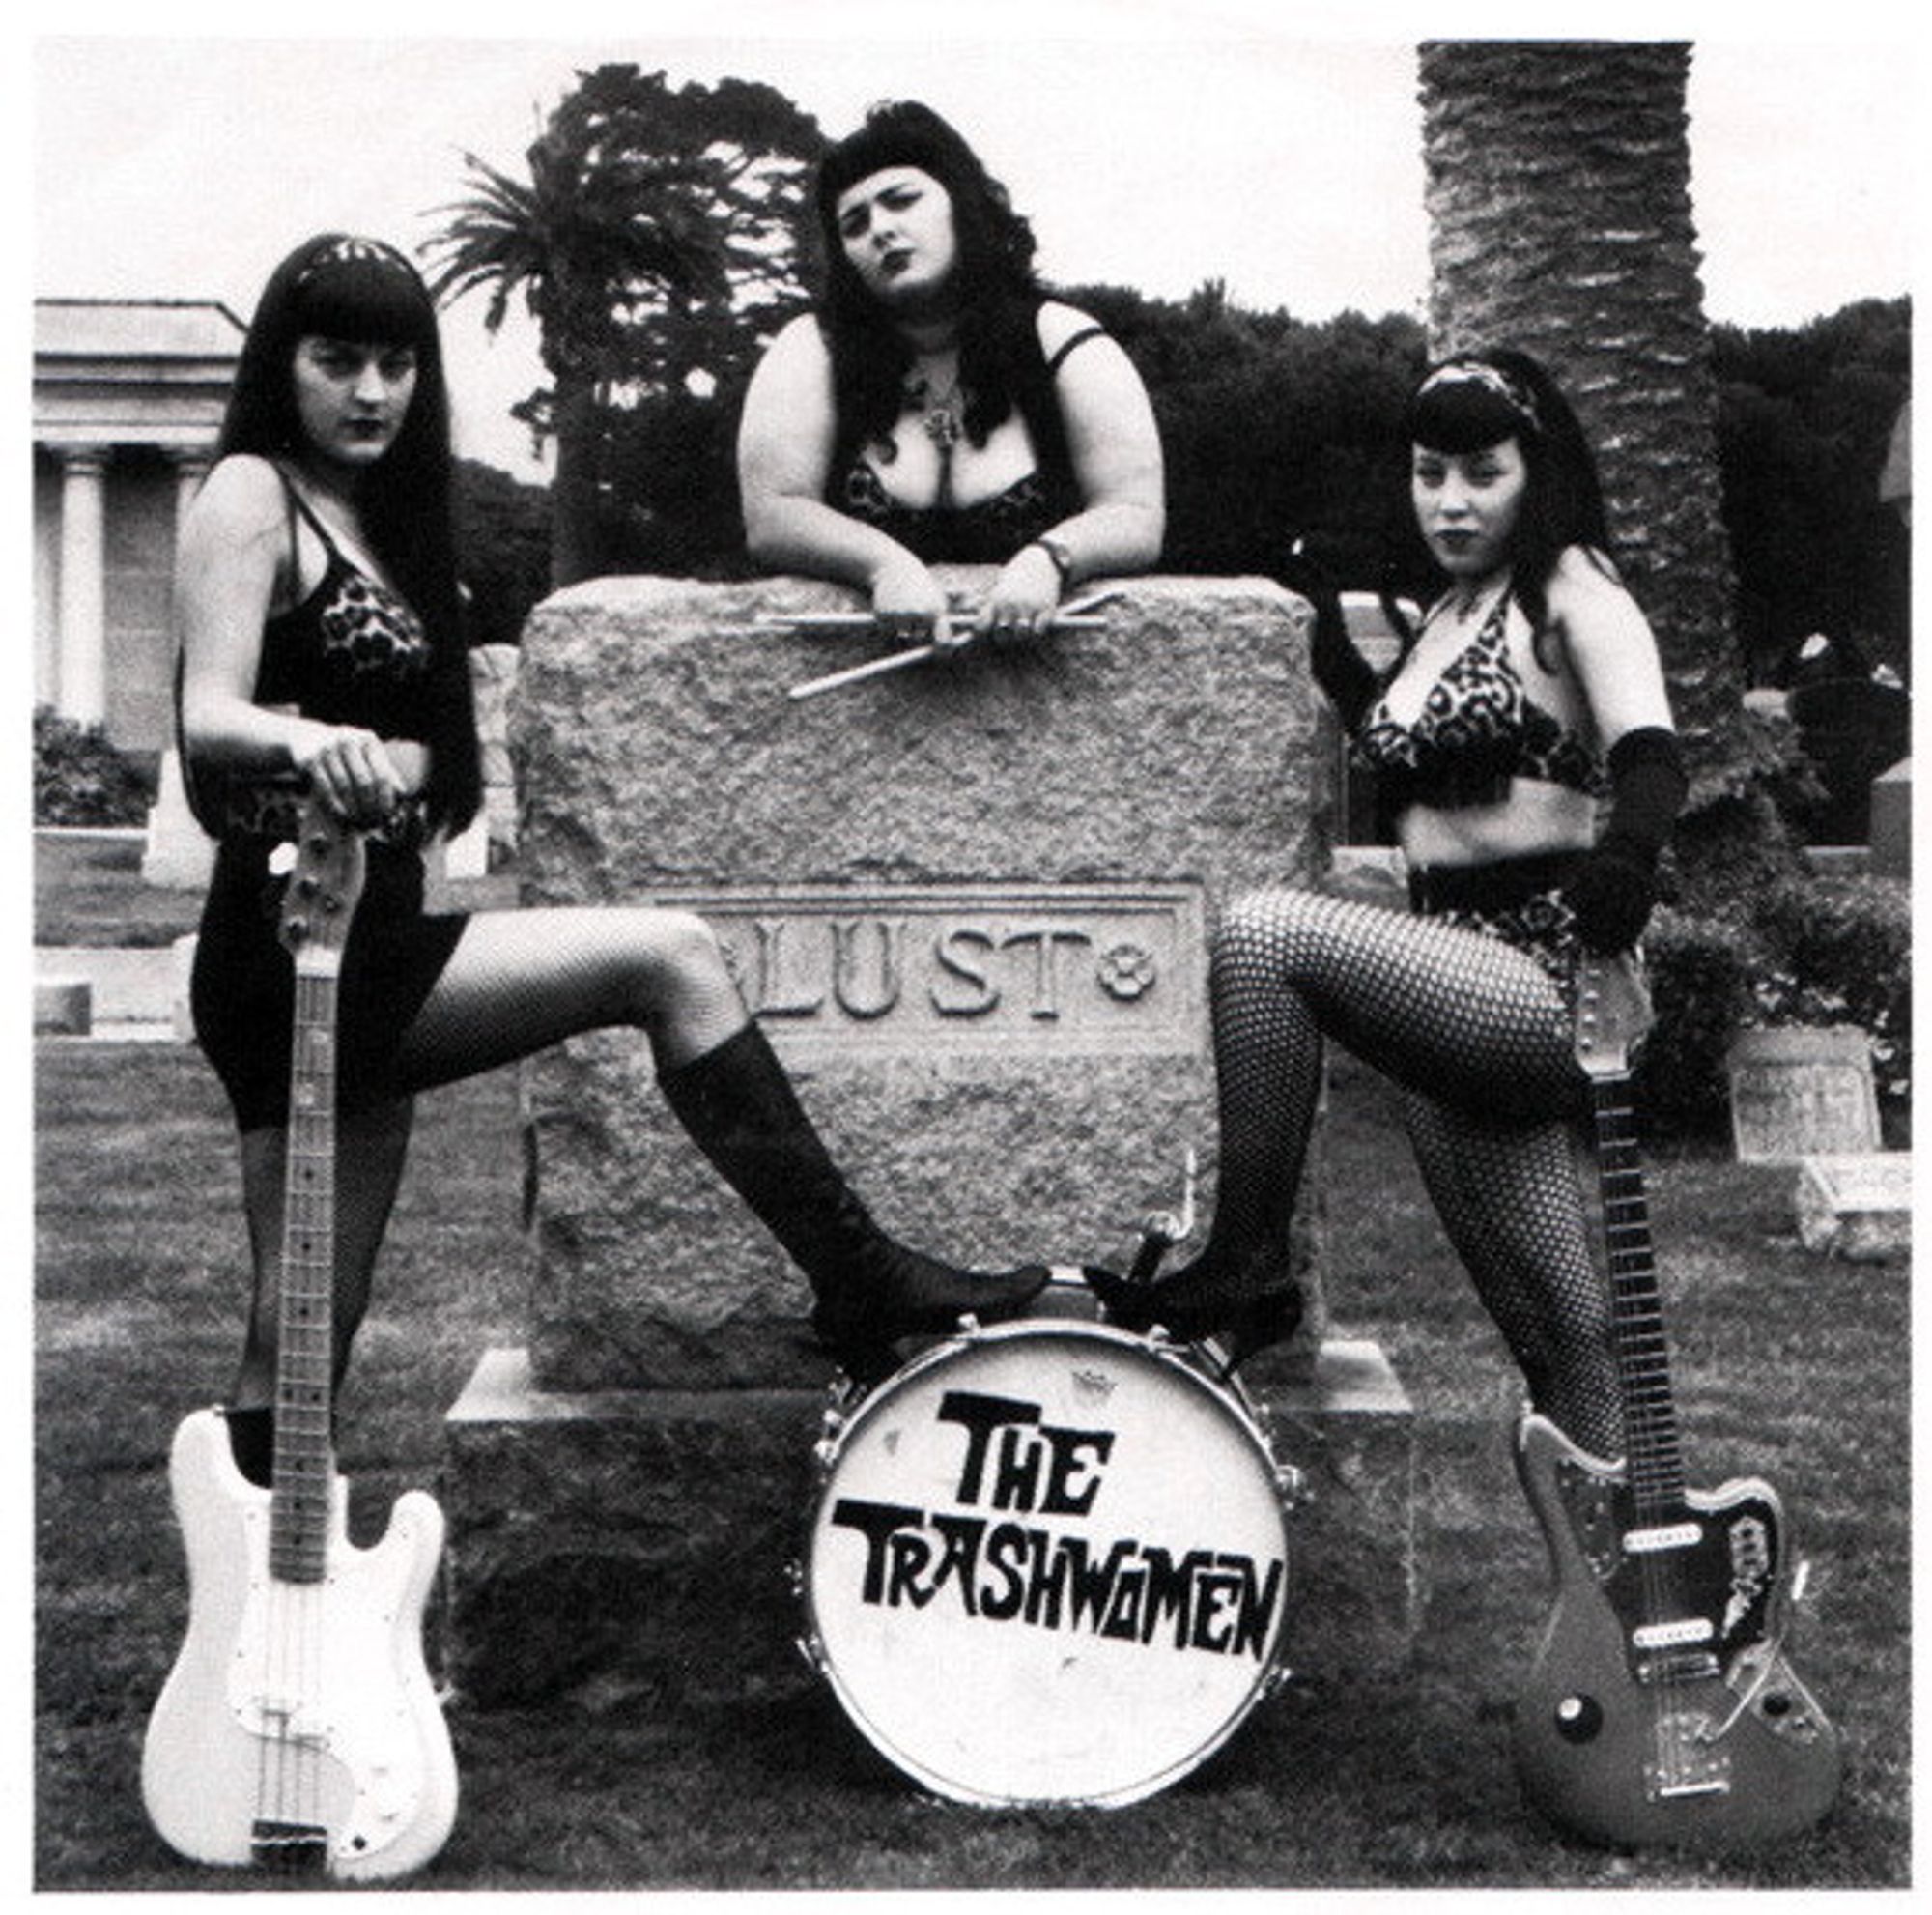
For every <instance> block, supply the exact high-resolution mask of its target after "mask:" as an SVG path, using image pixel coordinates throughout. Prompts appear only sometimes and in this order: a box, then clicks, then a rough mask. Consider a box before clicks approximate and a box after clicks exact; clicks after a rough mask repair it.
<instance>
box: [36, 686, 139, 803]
mask: <svg viewBox="0 0 1932 1915" xmlns="http://www.w3.org/2000/svg"><path fill="white" fill-rule="evenodd" d="M153 802H154V797H153V794H152V793H151V792H150V791H149V789H148V783H147V780H146V779H144V778H143V777H142V776H141V774H140V772H139V771H138V770H136V769H135V767H134V766H133V765H132V764H131V763H129V762H128V759H127V758H125V757H122V755H121V754H120V753H119V752H118V751H116V750H115V748H114V747H113V746H112V745H110V744H109V743H108V742H107V738H106V735H105V733H103V732H102V731H101V729H100V728H99V726H98V725H77V724H76V723H75V722H74V721H73V720H72V719H71V718H62V717H61V716H59V714H58V713H56V712H54V711H53V710H52V709H50V708H49V707H48V706H46V705H42V706H40V707H38V708H37V709H36V711H35V713H34V822H35V823H36V824H78V825H88V824H91V825H103V824H141V823H143V822H145V821H146V819H147V815H148V807H149V806H150V805H151V804H152V803H153Z"/></svg>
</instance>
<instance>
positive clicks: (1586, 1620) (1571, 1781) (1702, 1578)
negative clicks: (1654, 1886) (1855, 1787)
mask: <svg viewBox="0 0 1932 1915" xmlns="http://www.w3.org/2000/svg"><path fill="white" fill-rule="evenodd" d="M1516 1460H1517V1469H1518V1472H1519V1473H1520V1476H1521V1479H1522V1485H1523V1490H1524V1493H1525V1494H1526V1495H1527V1496H1528V1498H1529V1501H1530V1506H1531V1508H1532V1509H1533V1510H1534V1511H1535V1513H1536V1517H1537V1520H1538V1522H1539V1523H1540V1524H1541V1525H1542V1528H1543V1534H1544V1538H1545V1541H1546V1542H1547V1543H1548V1549H1549V1555H1550V1564H1551V1569H1552V1572H1553V1575H1554V1579H1555V1583H1556V1598H1555V1603H1554V1606H1553V1608H1552V1610H1551V1613H1550V1616H1549V1620H1548V1625H1547V1627H1546V1629H1545V1632H1544V1636H1543V1639H1542V1643H1541V1645H1540V1647H1539V1649H1538V1651H1537V1655H1536V1658H1535V1661H1534V1664H1533V1665H1532V1668H1531V1671H1530V1674H1529V1679H1528V1680H1527V1682H1526V1683H1525V1684H1524V1685H1523V1687H1522V1688H1521V1690H1520V1692H1519V1694H1518V1696H1517V1701H1516V1712H1515V1724H1514V1737H1515V1755H1516V1764H1517V1772H1518V1774H1519V1775H1520V1778H1521V1780H1522V1785H1523V1789H1524V1792H1525V1793H1526V1794H1527V1795H1528V1796H1529V1798H1530V1799H1531V1800H1532V1801H1533V1802H1534V1803H1535V1804H1536V1806H1537V1807H1538V1808H1539V1809H1541V1810H1542V1811H1543V1813H1544V1814H1545V1815H1548V1817H1549V1818H1550V1819H1551V1820H1552V1821H1554V1822H1557V1823H1560V1824H1561V1825H1562V1826H1563V1827H1565V1828H1567V1829H1569V1830H1571V1831H1572V1832H1573V1833H1575V1834H1577V1835H1580V1836H1583V1837H1585V1838H1587V1839H1588V1840H1590V1841H1593V1842H1598V1843H1602V1844H1605V1845H1606V1846H1610V1847H1635V1848H1675V1849H1690V1850H1696V1849H1705V1850H1710V1851H1713V1852H1716V1851H1719V1850H1728V1851H1732V1852H1736V1851H1738V1850H1741V1849H1746V1848H1749V1847H1752V1846H1754V1845H1756V1844H1761V1843H1768V1842H1772V1841H1776V1840H1777V1839H1778V1838H1780V1837H1783V1836H1787V1835H1792V1834H1796V1833H1798V1832H1799V1831H1801V1830H1803V1829H1806V1828H1809V1827H1810V1826H1811V1824H1812V1823H1813V1822H1815V1821H1817V1820H1818V1819H1819V1818H1820V1817H1821V1816H1822V1815H1824V1814H1825V1813H1826V1811H1827V1810H1829V1809H1830V1808H1831V1806H1832V1804H1833V1801H1834V1800H1835V1799H1836V1797H1837V1792H1838V1777H1839V1749H1838V1737H1837V1732H1836V1730H1835V1729H1833V1727H1832V1725H1831V1724H1830V1723H1829V1722H1828V1721H1827V1720H1826V1718H1825V1714H1824V1711H1823V1710H1822V1709H1821V1708H1820V1707H1819V1706H1818V1703H1817V1702H1816V1701H1815V1700H1814V1699H1813V1698H1812V1696H1811V1694H1810V1692H1809V1691H1808V1690H1807V1689H1806V1688H1805V1687H1804V1683H1803V1682H1802V1681H1800V1680H1799V1678H1798V1676H1797V1674H1796V1672H1794V1671H1793V1670H1792V1668H1791V1666H1790V1664H1789V1662H1788V1661H1787V1660H1786V1659H1785V1656H1784V1654H1783V1652H1782V1650H1781V1649H1780V1648H1779V1647H1778V1646H1777V1645H1778V1643H1779V1641H1780V1639H1781V1637H1782V1635H1783V1632H1784V1629H1785V1627H1786V1625H1787V1622H1788V1615H1787V1611H1788V1609H1789V1593H1788V1590H1789V1576H1788V1574H1787V1572H1786V1569H1785V1565H1784V1512H1783V1509H1782V1507H1781V1505H1780V1504H1779V1502H1778V1500H1777V1496H1776V1492H1775V1491H1774V1490H1773V1489H1772V1488H1771V1487H1770V1485H1769V1484H1767V1483H1764V1482H1760V1481H1758V1480H1756V1479H1755V1478H1748V1477H1747V1478H1740V1479H1738V1480H1736V1481H1734V1482H1729V1483H1726V1484H1724V1485H1723V1486H1722V1487H1721V1488H1719V1489H1718V1490H1715V1491H1712V1492H1710V1493H1708V1494H1704V1493H1699V1492H1695V1491H1692V1492H1690V1493H1689V1494H1688V1495H1687V1496H1686V1498H1685V1516H1684V1526H1685V1527H1686V1529H1690V1528H1694V1529H1695V1530H1696V1539H1695V1540H1694V1541H1690V1540H1688V1539H1687V1540H1686V1541H1685V1542H1684V1543H1683V1544H1682V1545H1681V1546H1680V1549H1679V1550H1677V1551H1673V1554H1675V1555H1676V1556H1677V1560H1676V1561H1675V1562H1674V1564H1673V1565H1672V1569H1671V1573H1670V1576H1669V1582H1670V1585H1671V1586H1672V1587H1673V1590H1674V1592H1675V1600H1674V1601H1673V1603H1672V1604H1671V1606H1670V1607H1671V1612H1672V1614H1671V1616H1670V1618H1669V1620H1668V1621H1665V1622H1660V1623H1657V1624H1655V1625H1649V1624H1647V1622H1646V1617H1647V1615H1649V1614H1650V1602H1651V1597H1652V1587H1651V1586H1650V1578H1649V1576H1648V1573H1647V1571H1646V1568H1645V1565H1644V1560H1643V1555H1644V1553H1643V1552H1642V1551H1641V1550H1638V1551H1636V1552H1632V1550H1631V1549H1630V1548H1629V1546H1628V1542H1627V1539H1628V1538H1629V1537H1631V1536H1633V1535H1636V1536H1637V1537H1638V1538H1639V1539H1641V1537H1642V1530H1641V1529H1640V1527H1639V1524H1638V1521H1637V1519H1636V1516H1635V1513H1634V1505H1633V1501H1632V1497H1631V1492H1630V1484H1629V1481H1628V1479H1627V1477H1626V1474H1625V1472H1624V1470H1623V1468H1622V1466H1621V1465H1616V1464H1608V1465H1606V1464H1605V1463H1603V1462H1601V1461H1599V1460H1598V1459H1597V1458H1595V1457H1592V1456H1590V1455H1588V1454H1586V1453H1585V1452H1584V1451H1583V1450H1580V1449H1578V1448H1577V1446H1576V1445H1575V1444H1574V1443H1571V1442H1570V1441H1569V1439H1568V1438H1566V1437H1565V1436H1564V1435H1563V1433H1562V1432H1561V1431H1560V1430H1558V1429H1557V1428H1556V1426H1555V1425H1554V1424H1553V1423H1550V1422H1548V1420H1546V1419H1545V1418H1544V1417H1542V1416H1537V1415H1530V1416H1526V1417H1524V1418H1523V1421H1522V1424H1521V1426H1520V1429H1519V1431H1518V1434H1517V1457H1516ZM1672 1623H1677V1624H1680V1625H1681V1626H1680V1627H1678V1628H1677V1629H1676V1630H1675V1631H1674V1634H1675V1636H1676V1637H1677V1638H1678V1639H1679V1640H1677V1641H1676V1642H1675V1643H1672V1642H1671V1641H1670V1640H1669V1637H1670V1635H1671V1634H1672V1633H1673V1632H1672V1631H1671V1624H1672ZM1647 1626H1655V1627H1656V1628H1657V1629H1658V1630H1659V1632H1660V1634H1659V1636H1658V1637H1656V1638H1654V1639H1653V1638H1649V1637H1645V1638H1643V1643H1642V1645H1641V1646H1640V1645H1639V1643H1638V1641H1637V1639H1638V1637H1639V1634H1640V1632H1642V1631H1644V1630H1645V1629H1646V1627H1647ZM1687 1639H1688V1640H1687Z"/></svg>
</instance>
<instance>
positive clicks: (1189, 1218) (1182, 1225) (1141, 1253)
mask: <svg viewBox="0 0 1932 1915" xmlns="http://www.w3.org/2000/svg"><path fill="white" fill-rule="evenodd" d="M1194 1167H1195V1166H1194V1147H1193V1145H1191V1144H1190V1145H1189V1146H1188V1148H1187V1157H1186V1161H1185V1164H1184V1166H1183V1168H1182V1171H1181V1184H1180V1210H1179V1215H1177V1214H1176V1213H1175V1212H1173V1211H1150V1212H1149V1213H1148V1215H1147V1216H1146V1218H1145V1219H1144V1220H1143V1222H1142V1224H1141V1246H1140V1248H1139V1249H1138V1250H1136V1251H1135V1252H1134V1261H1133V1264H1132V1266H1131V1268H1129V1270H1128V1272H1127V1281H1128V1282H1129V1283H1151V1282H1152V1281H1153V1278H1154V1272H1156V1271H1157V1270H1159V1268H1160V1260H1161V1258H1163V1257H1164V1256H1166V1255H1167V1253H1168V1251H1169V1250H1171V1249H1172V1248H1173V1247H1174V1246H1175V1244H1177V1243H1182V1242H1184V1241H1185V1240H1186V1239H1187V1238H1188V1237H1190V1236H1192V1235H1193V1232H1194Z"/></svg>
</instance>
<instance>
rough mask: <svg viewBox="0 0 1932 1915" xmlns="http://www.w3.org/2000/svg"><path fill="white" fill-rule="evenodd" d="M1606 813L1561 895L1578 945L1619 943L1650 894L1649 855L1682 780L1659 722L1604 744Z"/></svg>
mask: <svg viewBox="0 0 1932 1915" xmlns="http://www.w3.org/2000/svg"><path fill="white" fill-rule="evenodd" d="M1605 762H1606V763H1607V765H1608V767H1609V773H1610V787H1611V798H1610V817H1609V822H1608V823H1607V824H1606V825H1605V827H1604V834H1603V836H1602V837H1601V838H1599V839H1598V841H1597V844H1596V848H1595V849H1594V850H1593V851H1592V852H1591V853H1590V855H1589V857H1588V858H1587V859H1585V860H1584V863H1583V866H1582V869H1581V870H1579V871H1578V872H1577V875H1576V876H1575V877H1574V878H1572V879H1571V881H1570V883H1569V884H1568V885H1566V886H1565V887H1564V892H1563V899H1564V901H1565V902H1566V903H1567V904H1568V905H1569V906H1570V910H1571V913H1572V915H1573V916H1574V917H1575V918H1576V921H1577V937H1578V938H1579V939H1580V940H1581V941H1582V944H1583V946H1584V948H1585V949H1586V950H1589V951H1594V952H1600V953H1610V952H1616V951H1627V950H1629V949H1630V947H1631V946H1632V945H1634V943H1635V942H1636V941H1637V938H1638V937H1639V936H1640V935H1641V934H1642V931H1643V928H1644V925H1645V923H1646V922H1647V921H1648V920H1649V917H1650V913H1651V907H1652V906H1653V905H1654V904H1655V903H1656V902H1657V859H1658V854H1659V853H1660V852H1661V851H1662V849H1663V847H1664V845H1665V844H1666V843H1668V842H1669V839H1670V827H1671V825H1672V824H1673V823H1674V822H1675V821H1676V818H1677V814H1678V812H1679V811H1680V810H1681V809H1682V807H1683V804H1684V797H1685V793H1686V791H1687V790H1688V788H1689V785H1688V781H1687V780H1686V778H1685V776H1684V759H1683V755H1682V754H1681V752H1680V751H1679V750H1678V745H1677V735H1676V733H1675V732H1673V731H1667V730H1665V729H1664V728H1663V727H1662V726H1661V725H1646V726H1644V727H1643V728H1642V729H1640V730H1636V731H1626V732H1625V733H1624V735H1623V736H1622V737H1621V738H1619V739H1618V740H1617V742H1616V743H1615V744H1614V745H1612V746H1611V747H1610V751H1609V756H1608V757H1607V759H1606V760H1605Z"/></svg>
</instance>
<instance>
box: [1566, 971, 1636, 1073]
mask: <svg viewBox="0 0 1932 1915" xmlns="http://www.w3.org/2000/svg"><path fill="white" fill-rule="evenodd" d="M1652 1016H1653V1014H1652V1012H1651V1007H1650V992H1649V990H1648V989H1647V988H1646V987H1645V986H1644V982H1643V979H1642V977H1641V976H1640V975H1639V974H1638V972H1637V968H1636V964H1635V961H1634V959H1633V958H1632V957H1631V955H1630V953H1629V952H1622V953H1619V954H1618V955H1617V956H1616V957H1584V958H1583V959H1582V960H1581V961H1580V962H1579V963H1578V964H1577V1027H1576V1044H1577V1063H1578V1064H1580V1065H1581V1066H1582V1067H1583V1070H1584V1072H1585V1074H1586V1075H1588V1076H1591V1077H1596V1078H1604V1077H1621V1076H1624V1075H1626V1074H1628V1072H1629V1071H1630V1068H1631V1059H1632V1057H1633V1056H1634V1054H1635V1051H1636V1047H1637V1045H1638V1044H1639V1043H1641V1042H1642V1040H1643V1036H1644V1033H1645V1032H1647V1031H1648V1030H1649V1029H1650V1026H1651V1023H1652Z"/></svg>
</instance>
